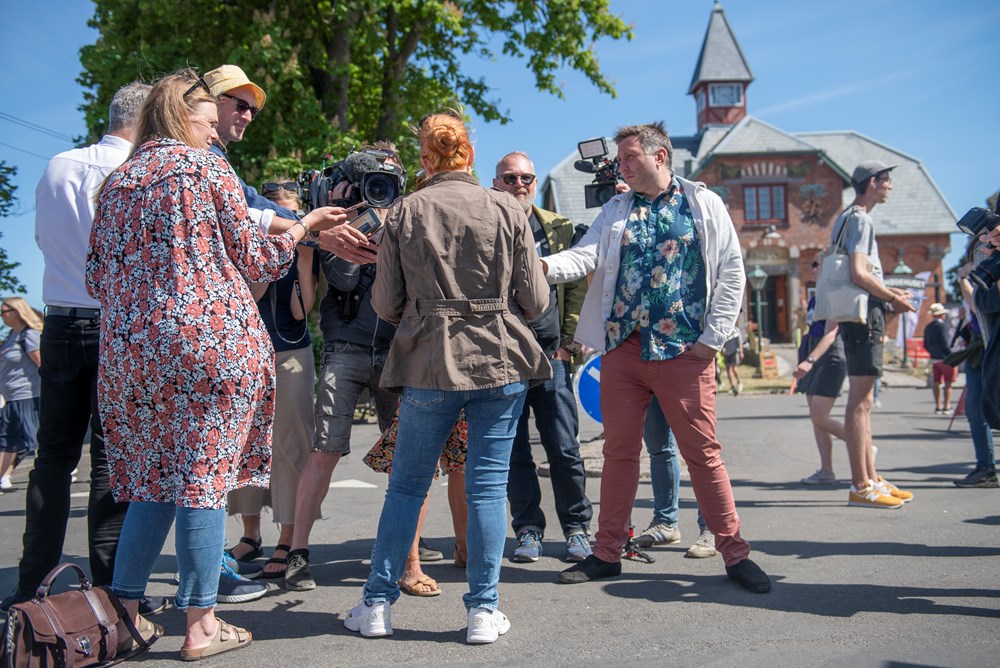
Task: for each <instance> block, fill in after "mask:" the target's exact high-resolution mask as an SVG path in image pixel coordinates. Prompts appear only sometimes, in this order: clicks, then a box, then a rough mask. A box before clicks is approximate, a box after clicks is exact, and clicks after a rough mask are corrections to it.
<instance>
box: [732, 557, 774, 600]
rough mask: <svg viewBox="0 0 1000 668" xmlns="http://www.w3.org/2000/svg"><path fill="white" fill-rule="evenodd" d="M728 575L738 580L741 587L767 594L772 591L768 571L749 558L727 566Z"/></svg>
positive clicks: (756, 592)
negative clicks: (761, 568)
mask: <svg viewBox="0 0 1000 668" xmlns="http://www.w3.org/2000/svg"><path fill="white" fill-rule="evenodd" d="M726 575H728V576H729V579H730V580H736V581H737V582H739V583H740V586H741V587H743V588H744V589H746V590H747V591H752V592H753V593H755V594H766V593H767V592H769V591H771V580H770V578H768V577H767V573H765V572H764V571H762V570H760V566H758V565H757V564H755V563H753V562H752V561H750V560H749V559H744V560H743V561H741V562H739V563H737V564H736V565H735V566H726Z"/></svg>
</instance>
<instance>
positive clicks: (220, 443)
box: [87, 70, 342, 660]
mask: <svg viewBox="0 0 1000 668" xmlns="http://www.w3.org/2000/svg"><path fill="white" fill-rule="evenodd" d="M217 124H218V112H217V109H216V100H215V98H213V97H212V96H211V95H210V94H209V91H208V87H207V86H205V84H204V82H203V80H202V79H200V78H199V77H198V76H197V75H196V74H194V72H192V71H190V70H181V71H179V72H176V73H174V74H171V75H167V76H165V77H164V78H162V79H160V81H158V82H157V83H156V84H155V85H154V87H153V89H152V91H151V92H150V95H149V98H148V99H147V101H146V104H145V106H144V108H143V110H142V114H141V116H140V119H139V127H138V131H137V141H136V146H135V148H134V149H133V153H132V155H131V156H130V157H129V159H128V160H127V161H126V162H125V163H124V164H123V165H122V166H121V167H119V168H118V169H117V170H116V171H115V172H113V173H112V174H111V175H110V176H109V177H108V179H107V181H106V182H105V183H104V185H103V187H102V189H101V192H100V194H99V196H98V202H97V214H96V216H95V219H94V227H93V230H92V232H91V238H90V253H89V256H88V259H87V289H88V291H89V292H90V294H91V295H92V296H93V297H94V298H95V299H97V300H98V301H100V302H101V338H100V341H101V343H100V360H101V364H100V374H99V379H98V397H99V407H100V412H101V419H102V422H103V425H104V432H105V438H106V439H107V449H108V463H109V468H110V474H111V486H112V489H113V492H114V495H115V499H116V500H117V501H120V502H121V501H129V502H132V503H131V505H130V506H129V510H128V515H127V516H126V519H125V525H124V527H123V529H122V534H121V539H120V542H119V546H118V552H117V556H116V563H115V575H114V581H113V589H114V591H115V593H116V594H118V596H119V597H121V598H122V599H123V601H125V603H126V606H127V607H129V609H130V612H132V613H133V614H135V612H136V611H137V606H138V601H139V599H140V598H141V597H142V596H143V594H144V592H145V587H146V583H147V581H148V579H149V576H150V574H151V572H152V569H153V565H154V562H155V561H156V558H157V556H159V554H160V551H161V549H162V547H163V543H164V541H165V539H166V536H167V533H168V532H169V530H170V527H171V525H172V524H173V523H174V522H175V521H176V524H177V527H176V532H175V535H176V551H177V562H178V566H179V569H180V585H179V587H178V590H177V597H176V602H177V607H178V608H183V609H186V610H187V637H186V638H185V641H184V646H183V649H182V650H181V658H182V659H188V660H191V659H198V658H201V657H203V656H208V655H211V654H217V653H219V652H223V651H227V650H229V649H237V648H239V647H243V646H246V645H247V644H249V642H250V640H251V635H250V633H249V632H247V631H246V630H244V629H240V628H236V627H233V626H231V625H229V624H226V623H225V622H222V621H221V620H217V619H216V617H215V615H214V608H215V602H216V593H217V589H218V582H219V561H220V555H221V554H222V548H223V543H224V533H225V522H226V510H225V504H226V495H227V493H228V492H230V491H231V490H233V489H236V488H239V487H245V486H257V487H266V486H267V485H268V476H269V467H270V460H271V448H270V441H271V423H272V419H273V413H274V351H273V348H272V346H271V342H270V339H269V337H268V335H267V331H266V330H265V329H264V326H263V324H262V323H261V320H260V316H259V315H258V313H257V309H256V306H255V304H254V300H253V297H252V296H251V293H250V287H249V285H248V281H249V282H262V281H270V280H274V279H277V278H278V277H280V276H281V275H282V274H284V272H285V271H286V270H287V268H288V266H289V264H290V263H291V261H292V257H293V252H294V249H295V245H296V243H297V242H298V241H300V240H301V239H302V238H303V237H304V236H305V235H306V233H307V232H308V226H309V223H308V222H306V221H299V222H298V223H296V224H295V225H293V226H292V227H291V228H290V230H289V231H288V232H285V233H284V234H281V235H277V236H271V237H266V236H264V235H263V234H262V233H261V232H260V230H259V228H258V227H257V225H256V224H254V223H253V222H251V220H250V218H249V217H248V211H247V206H246V201H245V199H244V197H243V194H242V191H241V189H240V185H239V181H238V179H237V177H236V175H235V174H234V173H233V171H232V168H230V167H229V165H228V164H227V163H226V162H225V161H224V160H222V159H221V158H219V157H217V156H215V155H213V154H211V153H209V152H208V150H206V149H208V147H209V146H211V144H212V142H213V141H215V140H216V139H217V137H218V136H217V134H216V130H215V128H216V126H217ZM335 212H336V210H331V212H330V213H328V214H327V219H326V220H324V223H325V224H330V223H332V222H335V219H337V220H336V222H339V219H342V216H340V214H338V213H335ZM313 218H316V216H314V217H313ZM139 621H140V628H141V629H144V628H145V629H148V627H149V626H150V625H149V623H148V622H145V620H141V619H140V620H139Z"/></svg>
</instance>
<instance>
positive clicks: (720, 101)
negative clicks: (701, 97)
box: [708, 84, 743, 107]
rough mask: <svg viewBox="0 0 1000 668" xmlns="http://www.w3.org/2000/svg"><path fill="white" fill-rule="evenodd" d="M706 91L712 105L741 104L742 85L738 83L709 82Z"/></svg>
mask: <svg viewBox="0 0 1000 668" xmlns="http://www.w3.org/2000/svg"><path fill="white" fill-rule="evenodd" d="M708 93H709V103H710V104H711V106H713V107H738V106H740V105H741V104H743V87H742V86H740V85H739V84H711V85H710V86H709V87H708Z"/></svg>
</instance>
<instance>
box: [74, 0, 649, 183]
mask: <svg viewBox="0 0 1000 668" xmlns="http://www.w3.org/2000/svg"><path fill="white" fill-rule="evenodd" d="M95 7H96V9H95V14H94V17H93V18H92V19H91V21H90V22H89V24H90V26H91V27H94V28H96V29H97V30H98V32H99V33H100V37H99V38H98V40H97V42H96V43H95V44H92V45H89V46H85V47H83V49H81V58H80V59H81V63H82V65H83V68H84V72H83V73H82V74H81V76H80V78H79V82H80V83H81V84H82V85H83V86H84V87H85V89H88V92H86V93H85V98H86V102H85V104H84V107H83V109H84V111H85V112H86V117H87V127H88V130H89V132H90V134H91V138H92V139H94V138H96V137H98V136H100V135H101V133H102V132H103V131H104V130H105V128H106V127H107V106H108V103H109V102H110V100H111V97H112V96H113V95H114V92H115V91H116V90H117V89H118V88H119V87H120V86H122V85H124V84H126V83H128V82H129V81H131V80H133V79H136V78H142V79H145V80H147V81H148V80H152V79H154V78H156V77H157V76H159V75H160V74H163V73H165V72H170V71H172V70H175V69H177V68H179V67H183V66H192V67H195V68H196V69H198V70H199V71H205V70H208V69H211V68H214V67H216V66H218V65H220V64H222V63H235V64H238V65H240V66H241V67H242V68H243V69H244V71H246V72H247V75H248V76H249V77H250V78H251V79H252V80H254V81H257V82H259V83H260V84H261V85H262V86H263V87H264V89H265V90H266V91H267V93H268V100H267V108H266V110H265V113H263V114H261V115H260V116H259V117H258V119H257V120H256V121H255V122H254V125H253V129H252V131H251V132H248V133H247V138H246V140H244V141H243V142H241V143H240V144H235V145H232V146H231V147H230V150H231V153H232V157H233V159H234V161H235V162H236V163H237V164H238V165H239V169H240V172H241V173H242V174H243V175H244V176H245V177H248V180H252V179H257V178H259V177H261V176H262V175H270V174H274V173H278V172H281V173H291V172H295V171H297V170H298V169H300V168H301V167H302V166H303V165H305V166H315V165H317V164H318V163H319V161H320V160H321V159H322V158H323V156H324V154H325V153H327V152H330V153H332V154H333V155H335V156H337V157H342V156H343V154H345V153H346V152H347V151H348V150H349V149H350V148H352V147H355V146H359V145H361V144H362V143H364V142H366V141H368V140H371V139H375V138H384V139H390V140H393V141H395V142H396V144H397V145H398V146H399V147H400V149H401V152H402V153H403V156H404V159H406V161H407V163H408V164H414V162H415V161H416V157H417V150H416V146H415V143H414V141H413V137H412V135H411V134H410V133H409V132H408V124H409V123H410V122H412V121H413V120H415V119H419V118H421V117H422V116H423V115H424V114H426V113H428V112H430V111H434V110H436V109H438V108H440V107H441V106H443V105H445V104H455V103H456V102H457V103H461V104H463V105H465V106H466V107H467V108H469V109H471V110H473V111H475V113H477V114H479V115H480V116H482V117H483V118H485V119H486V120H487V121H498V122H500V123H506V122H508V121H509V120H510V119H509V117H508V115H507V114H506V113H505V112H504V111H502V110H501V107H500V101H499V100H498V99H495V98H494V97H493V93H492V90H491V88H490V86H489V83H488V82H486V81H484V80H482V79H476V78H474V77H472V76H469V75H468V74H467V73H466V72H464V71H463V69H462V64H463V59H464V58H465V57H467V56H470V55H471V56H478V57H482V58H487V59H494V58H497V57H498V56H497V52H499V53H501V54H502V56H503V57H508V58H513V59H519V60H525V61H527V66H528V67H529V68H530V70H531V71H532V73H533V74H534V77H535V85H536V87H537V88H538V89H539V90H542V91H546V92H549V93H552V94H554V95H557V96H560V97H561V96H562V95H563V93H562V90H561V88H560V85H559V81H558V78H557V74H558V73H559V71H560V70H562V69H570V70H575V71H577V72H579V73H582V74H583V75H584V76H585V77H586V78H587V79H588V80H589V81H591V82H592V83H593V84H594V85H595V86H596V87H597V88H598V89H599V90H601V91H603V92H606V93H608V94H610V95H612V96H613V95H614V94H615V91H614V88H613V87H612V85H611V82H610V81H609V80H608V79H607V78H606V77H605V75H604V74H603V73H602V72H601V69H600V66H599V63H598V60H597V55H596V52H595V42H597V41H598V40H600V39H602V38H609V39H621V38H626V39H631V37H632V32H631V29H630V28H629V27H628V26H627V25H626V24H625V23H624V22H623V21H622V20H621V19H620V18H618V17H616V16H614V15H612V14H611V13H610V11H609V9H608V0H547V1H546V2H539V1H537V0H517V1H513V2H489V1H487V0H368V1H364V2H362V1H360V0H347V1H342V2H337V1H335V0H285V1H284V2H278V1H277V0H229V1H227V2H220V1H219V0H189V1H188V2H185V3H183V4H181V3H173V2H154V1H152V0H95Z"/></svg>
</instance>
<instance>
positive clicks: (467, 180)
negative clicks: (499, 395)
mask: <svg viewBox="0 0 1000 668" xmlns="http://www.w3.org/2000/svg"><path fill="white" fill-rule="evenodd" d="M548 301H549V287H548V284H547V283H546V281H545V275H544V274H543V273H542V268H541V264H540V263H539V261H538V256H537V255H536V253H535V243H534V239H533V237H532V235H531V230H530V228H529V226H528V219H527V217H526V216H525V215H524V210H523V209H522V208H521V207H520V205H519V204H518V203H517V200H515V199H514V198H513V197H512V196H510V195H509V194H507V193H502V192H498V191H494V190H487V189H486V188H483V187H482V186H480V185H479V184H478V183H477V182H476V180H475V179H474V178H473V177H472V176H471V175H469V174H466V173H464V172H443V173H441V174H437V175H435V176H434V177H432V178H431V180H430V181H429V182H428V184H427V185H426V186H425V187H424V188H423V189H421V190H419V191H418V192H415V193H413V194H411V195H408V196H407V197H404V198H403V199H400V200H398V201H397V202H396V203H395V204H393V205H392V207H391V208H390V210H389V213H388V214H387V216H386V223H385V233H384V235H383V237H382V242H381V246H380V247H379V253H378V273H377V275H376V277H375V283H374V285H373V286H372V306H374V308H375V311H376V312H377V313H378V314H379V316H380V317H381V318H382V319H383V320H385V321H386V322H390V323H395V324H398V327H397V329H396V336H395V338H394V339H393V341H392V346H391V347H390V349H389V358H388V360H387V361H386V364H385V368H384V369H383V370H382V380H381V384H382V386H383V387H392V388H399V387H404V386H405V387H417V388H422V389H438V390H474V389H483V388H488V387H499V386H501V385H507V384H509V383H514V382H517V381H528V382H530V381H543V380H546V379H548V378H549V377H550V376H551V375H552V369H551V367H550V366H549V362H548V360H547V359H545V355H544V354H543V353H542V350H541V348H540V347H539V345H538V343H537V342H536V341H535V335H534V333H533V332H532V331H531V328H530V327H529V326H528V323H527V319H531V318H536V317H538V315H539V314H541V313H542V311H544V310H545V308H546V307H547V306H548Z"/></svg>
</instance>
